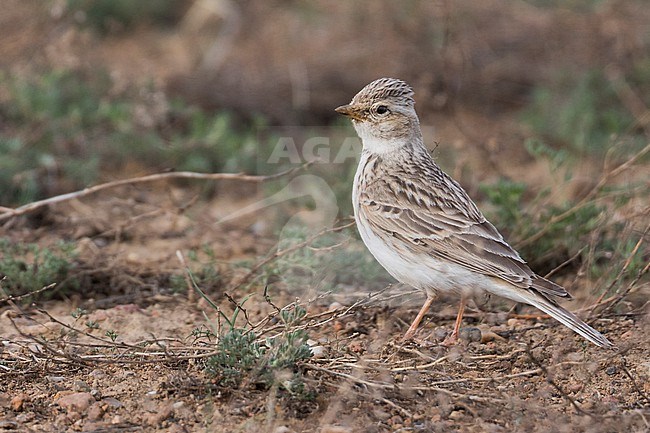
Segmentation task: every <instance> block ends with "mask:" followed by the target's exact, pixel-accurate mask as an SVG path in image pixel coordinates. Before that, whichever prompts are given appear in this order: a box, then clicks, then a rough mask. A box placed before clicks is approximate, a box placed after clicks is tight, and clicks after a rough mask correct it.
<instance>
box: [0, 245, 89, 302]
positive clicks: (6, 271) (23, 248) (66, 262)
mask: <svg viewBox="0 0 650 433" xmlns="http://www.w3.org/2000/svg"><path fill="white" fill-rule="evenodd" d="M75 258H76V253H75V246H74V245H73V244H70V243H64V242H60V243H58V244H56V245H53V246H51V247H41V246H38V245H37V244H23V243H15V242H12V241H10V240H9V239H7V238H0V279H1V278H4V279H3V281H2V287H3V289H4V290H5V291H6V292H7V293H8V294H9V295H12V296H21V295H25V294H27V293H33V292H36V291H38V290H40V289H42V288H43V287H45V286H48V285H50V284H52V283H57V287H56V289H57V291H65V290H69V289H74V288H76V287H77V285H78V280H77V279H76V278H74V276H72V274H71V271H72V269H73V268H74V262H75ZM52 293H53V292H52V291H43V292H41V293H38V296H39V297H41V298H48V297H51V296H52ZM32 300H33V299H32Z"/></svg>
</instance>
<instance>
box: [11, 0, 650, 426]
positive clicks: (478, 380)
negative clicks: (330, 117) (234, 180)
mask: <svg viewBox="0 0 650 433" xmlns="http://www.w3.org/2000/svg"><path fill="white" fill-rule="evenodd" d="M6 3H7V4H5V5H3V6H4V7H5V12H3V14H0V23H1V24H2V26H0V27H2V28H3V34H4V35H5V36H6V37H5V38H4V42H3V44H0V50H1V53H2V56H0V57H1V59H0V62H1V63H0V66H2V67H3V68H7V69H11V70H12V71H13V72H20V71H25V72H29V71H30V70H32V69H37V70H38V69H39V68H42V67H43V66H42V65H43V64H47V65H49V67H64V68H84V67H88V66H89V65H93V66H94V65H97V64H103V65H105V66H106V65H110V72H111V74H112V76H113V77H114V78H115V79H116V80H117V82H118V83H119V81H120V79H121V80H122V81H123V82H131V81H133V80H137V79H138V78H143V77H144V78H146V79H149V77H153V78H154V80H155V81H156V83H163V82H164V81H165V80H166V79H167V78H169V76H171V75H174V74H184V73H187V72H188V70H189V69H191V67H192V66H193V65H195V64H196V62H197V58H196V55H195V54H196V53H193V54H192V53H190V51H188V50H187V46H188V45H190V46H191V43H189V44H188V43H187V41H182V40H179V39H178V37H176V36H173V35H170V34H168V33H167V32H165V31H162V32H161V31H157V30H151V31H149V30H147V29H136V31H135V33H134V34H135V36H133V35H131V36H132V39H128V38H126V39H128V40H126V39H125V38H122V37H119V36H118V37H108V38H106V39H104V40H103V41H98V40H97V39H95V38H93V37H90V36H89V35H88V34H87V33H84V32H78V31H76V30H74V29H71V28H70V27H69V26H66V25H65V23H61V22H57V21H56V20H52V19H51V17H50V12H49V11H48V10H45V9H44V8H42V7H41V2H26V1H22V0H7V2H6ZM467 3H468V4H470V3H472V2H467ZM52 4H53V5H56V4H57V2H53V3H52ZM522 5H523V3H522ZM328 7H329V6H328ZM388 12H390V10H389V11H388ZM388 12H387V13H388ZM533 15H534V16H537V15H538V14H537V13H535V14H533ZM506 18H507V17H506ZM569 18H571V16H569ZM639 20H641V18H639ZM549 22H553V20H549ZM26 24H29V25H26ZM498 27H499V28H501V25H499V26H498ZM523 30H525V31H526V32H527V31H528V29H527V28H526V27H524V28H523ZM589 34H591V33H589ZM495 35H500V32H495ZM342 36H345V35H342ZM529 39H530V38H529ZM134 41H137V43H135V42H134ZM161 41H162V42H163V43H161ZM479 42H481V43H482V41H479ZM161 47H164V49H163V48H161ZM486 47H487V48H486V49H491V48H490V47H489V46H487V45H486ZM188 53H190V54H188ZM35 64H36V65H39V66H36V67H34V65H35ZM523 64H524V66H525V67H526V69H531V70H533V69H535V68H529V67H528V65H527V64H526V63H525V62H524V63H523ZM397 72H399V68H397V69H396V71H395V73H397ZM373 73H374V72H373ZM238 74H239V72H237V76H238ZM328 104H329V102H328ZM329 105H332V104H329ZM329 105H328V107H329ZM457 115H458V116H460V117H461V119H460V120H459V121H458V122H457V123H456V124H454V125H453V126H448V125H449V124H447V126H445V124H443V123H442V122H436V123H437V124H438V125H440V126H439V128H438V130H437V131H438V133H439V135H440V137H441V141H442V142H453V144H454V146H455V147H456V148H457V149H460V150H462V151H463V152H461V153H462V155H471V154H476V152H477V151H478V152H480V151H484V152H487V154H489V155H491V156H492V157H491V158H485V161H484V163H485V164H488V165H490V166H491V168H494V164H497V165H498V164H499V161H501V164H502V165H506V164H503V161H512V158H515V159H516V158H519V157H520V155H519V154H516V155H513V154H512V150H510V151H507V150H506V149H500V148H499V147H498V146H496V145H495V144H494V143H502V142H503V141H502V138H504V137H510V138H509V139H510V140H513V141H517V142H519V141H520V137H512V132H513V129H514V130H517V129H518V127H513V126H512V123H513V121H512V119H510V118H508V119H505V120H503V121H501V120H499V121H495V117H482V116H481V115H476V114H470V113H467V115H466V118H464V119H463V118H462V115H463V113H457ZM429 119H431V118H430V117H429ZM433 120H435V119H431V120H430V121H429V122H433ZM457 120H458V119H457ZM469 124H472V125H479V126H474V127H473V128H472V130H473V134H474V137H472V138H478V139H477V140H473V139H468V140H465V142H463V140H460V141H461V142H460V143H456V142H455V141H454V139H453V138H451V137H454V136H457V135H458V134H457V131H449V129H453V128H454V127H458V128H460V129H462V128H461V126H462V125H465V126H466V125H469ZM465 132H467V131H466V130H463V131H461V133H460V135H461V136H462V135H463V134H464V133H465ZM470 132H472V131H470ZM468 142H479V143H485V146H486V147H485V149H472V152H469V151H468V152H464V150H466V149H467V148H468V144H467V143H468ZM494 146H496V147H494ZM502 152H503V153H502ZM506 152H510V153H507V154H506ZM468 157H469V156H468ZM468 157H467V158H468ZM457 158H458V160H457V164H456V165H457V166H458V167H464V166H465V163H464V160H463V158H466V157H465V156H458V157H457ZM478 158H482V156H481V155H479V156H478ZM509 158H510V159H509ZM469 166H470V167H471V166H472V164H470V165H469ZM510 166H513V164H510ZM517 166H519V167H521V172H520V173H510V174H512V175H513V178H516V179H519V180H525V179H530V178H531V177H532V178H538V177H539V173H538V172H536V170H537V167H532V168H531V167H530V166H524V165H517ZM481 168H483V167H481ZM497 168H499V167H497ZM590 169H593V167H587V168H586V170H590ZM504 170H505V169H504ZM486 171H487V170H483V169H478V170H474V171H471V170H470V173H469V174H467V173H454V175H455V177H457V178H461V177H462V176H465V175H466V176H470V179H469V180H470V182H467V183H469V184H475V183H476V182H475V181H476V179H474V178H472V176H473V177H476V176H486V174H485V173H486ZM496 172H497V173H498V174H499V175H501V174H503V171H502V170H496ZM131 174H132V173H124V174H123V176H122V174H118V173H111V176H112V178H120V177H127V176H128V175H131ZM465 180H468V179H465ZM538 181H539V179H538ZM227 189H228V188H225V190H227ZM193 194H194V193H193V192H192V191H191V188H178V187H170V186H168V185H166V186H163V187H160V186H158V187H157V188H154V187H151V188H144V189H141V188H137V189H131V188H125V189H124V190H111V191H110V192H108V193H104V194H102V195H98V196H93V197H89V198H86V199H84V200H80V201H71V202H67V203H65V204H62V205H58V206H56V207H54V208H52V209H49V210H47V211H45V212H42V213H39V214H38V215H35V216H30V217H28V218H25V219H20V220H17V221H13V222H12V223H11V224H9V225H5V226H0V236H8V237H10V238H11V239H13V240H15V241H21V242H38V243H39V244H40V245H44V246H45V245H50V244H52V243H53V242H56V241H57V240H60V239H65V240H72V241H74V242H76V243H77V245H78V251H79V257H78V260H77V262H78V263H77V268H78V270H80V271H81V272H82V275H83V278H82V290H81V291H80V292H79V293H77V294H74V295H69V297H64V298H63V300H55V301H47V302H45V301H39V302H38V303H37V304H36V305H34V306H28V305H20V304H19V305H6V304H3V305H2V307H1V309H0V340H1V342H2V345H0V428H1V429H5V430H7V431H21V432H60V431H86V432H129V431H142V432H150V431H151V432H153V431H168V432H259V431H264V432H276V433H283V432H284V433H289V432H319V433H328V432H329V433H347V432H398V431H399V432H406V431H422V432H429V431H433V432H447V431H467V432H505V431H526V432H548V431H558V432H564V431H567V432H572V433H573V432H622V431H625V432H642V431H648V430H649V429H650V400H649V399H648V396H649V395H650V361H649V360H650V345H649V344H648V341H650V331H649V330H650V327H649V326H648V320H649V319H648V315H647V314H623V315H618V316H607V317H605V318H603V319H600V320H598V321H596V322H595V326H596V327H597V328H598V329H601V330H602V331H604V332H605V333H606V334H607V336H608V337H609V338H611V339H612V341H614V342H615V343H616V344H617V345H618V350H616V351H606V350H602V349H599V348H597V347H595V346H592V345H589V344H586V343H585V342H584V341H583V340H581V339H580V338H579V337H577V336H575V335H574V334H573V333H571V332H570V331H568V330H567V329H565V328H563V327H561V326H559V325H557V324H556V323H554V322H552V321H551V320H548V319H545V318H537V317H535V314H537V313H535V312H534V311H533V310H532V309H530V310H529V309H524V310H522V311H518V312H517V314H514V313H508V312H507V311H508V310H507V309H504V308H503V306H495V307H494V308H491V309H488V311H493V312H492V313H470V314H468V315H467V318H466V320H465V325H466V326H467V332H466V334H467V335H468V336H469V337H467V338H464V339H463V341H462V342H461V343H460V344H459V345H458V346H455V347H452V348H445V347H442V346H440V345H438V344H437V343H438V342H439V341H441V340H442V338H443V337H444V335H445V333H446V332H448V331H449V329H450V327H451V325H452V323H453V320H454V318H455V311H454V302H453V301H450V302H446V301H445V302H441V303H439V304H437V306H436V307H435V308H434V309H433V310H432V312H431V313H430V314H429V315H428V316H427V320H425V323H424V324H423V326H422V329H421V330H420V332H419V334H418V340H417V342H415V343H409V344H402V343H401V342H400V337H401V335H402V334H403V332H404V331H405V329H406V327H407V326H408V323H410V321H411V320H412V318H413V316H414V314H415V313H416V312H417V309H418V302H420V299H419V298H417V299H412V298H413V297H408V296H407V297H400V298H397V300H395V299H392V300H391V296H390V294H391V293H393V292H391V291H387V292H385V293H383V294H382V296H378V297H377V298H375V299H372V300H369V301H366V302H361V303H360V304H359V305H358V306H357V307H355V308H352V309H348V308H347V307H349V306H351V305H354V303H355V302H356V301H360V300H363V299H366V298H367V293H366V292H367V290H364V287H363V286H362V285H359V286H355V287H348V288H345V290H343V292H342V293H337V294H336V295H329V296H321V297H318V296H306V295H305V294H302V293H296V292H293V291H291V290H289V289H288V288H286V287H283V286H281V285H280V286H278V287H276V288H273V287H272V293H271V294H272V299H273V302H274V303H275V304H277V305H280V306H282V305H286V304H289V303H291V302H294V301H296V298H297V297H298V298H300V301H301V302H302V303H303V304H304V305H305V306H306V307H307V310H308V316H307V319H306V320H305V321H304V324H305V326H306V327H307V329H308V331H309V335H310V337H311V339H312V340H314V341H315V342H316V343H315V344H317V345H320V346H322V347H323V350H324V352H323V353H322V354H321V355H319V356H315V357H313V358H311V359H309V360H308V361H306V362H304V363H303V364H301V366H300V370H301V371H302V373H303V374H304V376H305V378H306V386H307V388H308V390H310V391H311V392H312V393H313V398H309V399H305V398H301V397H300V396H295V395H291V394H289V393H288V392H286V391H284V390H282V389H264V388H263V387H260V386H259V384H255V383H248V382H244V383H243V385H242V386H241V387H239V388H236V389H233V388H228V387H225V386H218V385H217V383H216V379H215V378H213V377H211V376H209V375H207V374H206V372H205V370H204V368H203V364H202V360H203V359H204V357H205V356H206V354H209V353H210V352H211V351H212V350H213V349H214V344H213V342H210V341H208V340H207V339H206V338H197V337H194V336H192V331H193V330H194V329H196V328H201V327H203V328H205V327H206V326H210V323H213V322H214V320H216V319H215V312H214V310H213V309H212V308H210V307H209V306H208V305H207V304H206V302H205V301H203V300H201V299H197V297H196V295H190V294H188V293H173V292H172V291H171V290H169V287H170V284H169V277H170V275H172V274H178V273H179V272H180V271H181V270H182V266H181V265H180V263H179V262H178V259H177V257H176V254H175V253H176V251H177V250H180V251H187V250H189V249H191V248H197V247H200V246H201V245H203V244H206V243H208V244H210V245H214V246H215V251H216V252H217V256H216V259H217V262H218V263H219V264H220V265H219V270H220V272H221V273H222V275H223V280H221V281H220V284H219V285H218V287H214V288H212V289H211V290H210V295H211V296H212V297H213V298H214V299H216V300H217V303H218V304H219V305H220V307H221V308H223V309H224V311H226V312H232V304H231V302H229V301H228V300H227V299H226V298H225V296H224V292H225V291H226V290H227V291H228V293H229V294H230V295H231V296H232V297H233V298H234V299H243V298H244V297H245V296H246V295H247V294H249V293H254V296H253V297H252V298H251V299H249V300H248V302H247V303H246V305H245V307H246V310H247V314H248V315H249V319H250V320H251V321H252V322H256V321H257V320H261V319H263V318H265V317H268V315H269V314H271V313H272V312H273V308H272V307H271V306H270V305H269V304H268V303H267V302H266V301H265V300H264V298H263V296H262V290H263V286H262V285H261V284H260V283H259V282H258V283H255V284H253V285H252V286H250V287H247V288H239V289H236V290H234V289H231V288H232V286H233V284H232V282H233V281H237V279H238V278H239V277H241V275H242V272H244V271H242V269H241V268H237V267H234V266H232V263H233V262H234V261H238V260H242V259H250V260H252V261H253V262H255V261H259V260H260V258H261V257H263V256H264V255H266V254H267V253H268V252H269V251H272V250H273V246H274V240H273V238H272V237H270V236H267V235H260V234H259V233H258V232H256V231H255V230H254V228H253V226H252V225H251V223H252V222H253V221H251V220H244V221H239V222H238V224H236V225H232V226H228V227H221V228H219V229H214V226H213V225H212V222H213V221H214V220H215V219H216V218H217V217H218V216H219V215H222V214H224V213H226V212H227V211H228V209H234V208H237V207H240V206H243V205H244V204H246V203H245V201H242V200H241V199H236V198H235V197H241V196H244V194H238V195H236V196H219V197H218V198H217V199H216V200H212V201H203V200H199V201H198V202H196V203H194V205H193V206H192V207H191V208H190V209H189V211H187V212H185V213H184V212H180V211H179V209H180V208H181V207H182V206H181V205H179V203H190V202H192V200H193V197H194V195H193ZM217 247H218V248H217ZM391 290H399V288H394V289H391ZM312 295H313V294H312ZM579 295H580V296H578V299H582V300H583V301H584V305H590V302H589V301H592V302H593V300H594V299H593V297H592V296H590V295H589V294H588V293H580V294H579ZM310 301H311V302H310ZM643 301H644V300H641V301H640V302H639V303H634V302H630V303H629V305H627V310H628V311H633V310H634V309H635V308H637V307H638V306H639V305H642V304H643ZM78 307H83V308H84V309H85V310H86V311H87V315H86V316H82V317H81V318H80V319H74V318H73V317H72V316H71V313H72V312H73V311H74V310H75V309H76V308H78ZM571 308H572V309H578V308H579V306H578V305H574V306H572V307H571ZM204 313H205V315H204ZM524 313H528V314H530V315H529V316H526V315H525V314H524ZM206 315H207V318H206ZM240 319H241V317H240ZM89 322H94V323H95V324H96V326H97V328H96V329H91V328H89V327H88V326H86V324H87V323H89ZM477 329H478V331H477ZM106 331H114V332H115V334H116V335H117V339H116V342H112V341H111V340H110V339H109V338H108V337H107V336H106ZM475 335H478V336H479V337H480V338H481V339H482V341H472V340H473V338H472V336H475Z"/></svg>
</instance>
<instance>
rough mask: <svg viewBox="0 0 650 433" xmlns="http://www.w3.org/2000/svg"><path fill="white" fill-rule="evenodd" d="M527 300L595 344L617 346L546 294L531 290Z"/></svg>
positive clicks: (609, 346) (608, 346)
mask: <svg viewBox="0 0 650 433" xmlns="http://www.w3.org/2000/svg"><path fill="white" fill-rule="evenodd" d="M526 302H527V303H529V304H530V305H533V306H535V307H537V308H539V309H540V310H542V311H543V312H545V313H546V314H548V315H549V316H551V317H553V318H554V319H556V320H557V321H558V322H560V323H562V324H563V325H564V326H566V327H567V328H569V329H572V330H573V331H575V332H577V333H578V334H580V335H582V336H583V337H584V338H586V339H587V340H589V341H591V342H592V343H594V344H595V345H597V346H600V347H604V348H607V349H613V348H615V346H614V345H613V344H612V342H611V341H609V340H608V339H607V338H605V336H604V335H603V334H601V333H600V332H598V331H596V330H595V329H594V328H592V327H591V326H589V325H587V324H586V323H585V322H583V321H582V320H580V319H579V318H578V317H577V316H576V315H575V314H573V313H571V312H570V311H567V310H565V309H564V308H562V307H561V306H559V305H557V304H556V303H555V302H553V301H551V300H549V299H546V298H545V296H544V295H542V294H539V293H535V292H533V291H531V292H530V294H529V295H528V296H526Z"/></svg>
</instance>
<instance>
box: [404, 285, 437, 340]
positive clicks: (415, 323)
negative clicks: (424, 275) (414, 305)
mask: <svg viewBox="0 0 650 433" xmlns="http://www.w3.org/2000/svg"><path fill="white" fill-rule="evenodd" d="M434 299H435V297H434V296H428V295H427V300H426V301H424V305H423V306H422V308H420V312H419V313H418V315H417V316H415V320H414V321H413V323H411V326H409V329H408V330H407V331H406V334H404V338H403V340H404V341H406V340H410V339H411V338H412V337H413V334H415V331H416V330H417V329H418V326H420V322H421V321H422V318H424V315H425V314H426V313H427V311H429V308H430V307H431V304H432V303H433V300H434Z"/></svg>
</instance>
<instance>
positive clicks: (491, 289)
mask: <svg viewBox="0 0 650 433" xmlns="http://www.w3.org/2000/svg"><path fill="white" fill-rule="evenodd" d="M414 106H415V101H414V99H413V90H412V89H411V87H410V86H409V85H408V84H406V83H405V82H404V81H401V80H397V79H394V78H381V79H378V80H376V81H373V82H372V83H370V84H368V85H367V86H366V87H364V88H363V89H362V90H361V91H360V92H359V93H358V94H357V95H356V96H355V97H354V98H353V99H352V102H350V104H348V105H343V106H341V107H338V108H336V111H337V112H338V113H340V114H343V115H345V116H347V117H349V118H350V119H352V124H353V126H354V128H355V130H356V132H357V134H358V135H359V137H360V138H361V141H362V143H363V150H362V153H361V158H360V161H359V166H358V168H357V172H356V175H355V178H354V186H353V191H352V201H353V205H354V217H355V219H356V224H357V227H358V230H359V233H360V235H361V238H362V239H363V242H364V243H365V245H366V247H367V248H368V250H370V252H371V253H372V255H373V256H374V257H375V259H377V261H378V262H379V263H380V264H381V265H382V266H383V267H384V268H385V269H386V270H387V271H388V272H389V273H390V274H391V275H392V276H393V277H395V278H396V279H397V280H398V281H400V282H402V283H404V284H408V285H410V286H413V287H415V288H417V289H420V290H422V291H424V292H425V293H426V301H425V302H424V305H423V306H422V308H421V309H420V311H419V313H418V314H417V316H416V317H415V320H414V321H413V323H412V324H411V326H410V327H409V328H408V330H407V331H406V334H405V335H404V339H406V340H408V339H411V338H412V337H413V335H414V334H415V332H416V330H417V328H418V326H419V325H420V322H421V321H422V318H423V317H424V315H425V314H426V313H427V311H428V310H429V307H430V306H431V304H432V303H433V301H434V300H435V298H436V294H437V293H439V292H450V293H453V294H456V295H457V296H459V297H460V308H459V310H458V316H457V318H456V323H455V325H454V329H453V332H452V333H451V334H450V335H449V336H448V337H447V338H446V339H445V341H444V342H443V344H447V345H448V344H453V343H455V342H456V341H457V340H458V333H459V329H460V326H461V323H462V319H463V312H464V309H465V305H466V303H467V301H468V300H469V299H471V298H483V297H485V296H487V295H498V296H501V297H504V298H507V299H510V300H512V301H515V302H521V303H525V304H529V305H533V306H535V307H537V308H538V309H540V310H542V311H543V312H544V313H546V314H548V315H550V316H551V317H553V318H555V319H557V320H558V321H559V322H560V323H562V324H563V325H565V326H567V327H568V328H570V329H572V330H573V331H575V332H577V333H578V334H580V335H581V336H583V337H584V338H586V339H587V340H589V341H591V342H592V343H594V344H596V345H598V346H600V347H606V348H612V347H614V346H613V344H612V343H611V342H610V341H609V340H608V339H607V338H605V337H604V336H603V335H602V334H601V333H600V332H598V331H596V330H595V329H594V328H592V327H591V326H589V325H587V324H586V323H585V322H584V321H582V320H581V319H579V318H578V317H577V316H576V315H574V314H573V313H571V312H569V311H568V310H566V309H565V308H563V307H561V306H560V305H559V304H558V302H557V299H562V298H563V299H568V298H571V295H570V294H569V293H568V292H567V291H566V290H565V289H564V288H563V287H562V286H560V285H558V284H556V283H554V282H552V281H550V280H548V279H546V278H543V277H541V276H539V275H537V274H536V273H535V272H533V271H532V270H531V269H530V267H529V266H528V265H527V264H526V262H525V261H524V260H523V259H522V258H521V257H520V255H519V253H517V251H515V250H514V249H513V248H512V247H511V246H510V245H508V243H507V242H506V241H505V240H504V238H503V236H501V234H500V233H499V231H498V230H497V229H496V228H495V227H494V225H492V224H491V223H490V222H489V221H488V220H487V219H486V218H485V217H484V216H483V214H482V213H481V211H480V210H479V209H478V207H477V206H476V204H474V202H473V201H472V199H471V198H470V197H469V195H468V194H467V193H466V192H465V190H464V189H463V188H462V187H461V186H460V184H459V183H458V182H456V181H455V180H453V179H452V178H451V177H450V176H448V175H447V174H446V173H444V172H443V171H442V170H441V169H440V167H438V165H437V164H436V163H435V161H434V160H433V158H432V156H431V154H430V153H429V151H428V150H427V148H426V147H425V145H424V143H423V140H422V131H421V129H420V121H419V119H418V116H417V114H416V112H415V108H414Z"/></svg>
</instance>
